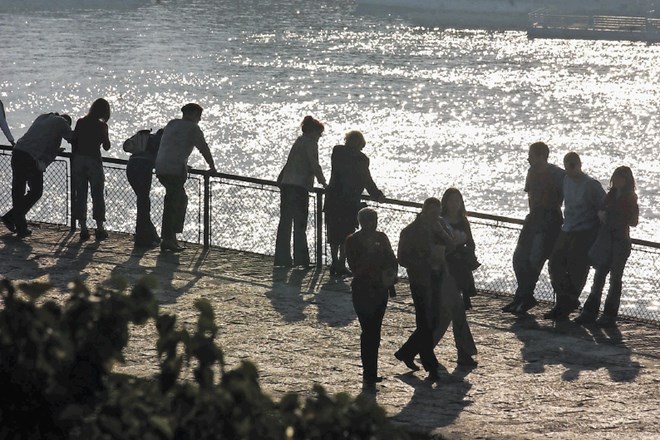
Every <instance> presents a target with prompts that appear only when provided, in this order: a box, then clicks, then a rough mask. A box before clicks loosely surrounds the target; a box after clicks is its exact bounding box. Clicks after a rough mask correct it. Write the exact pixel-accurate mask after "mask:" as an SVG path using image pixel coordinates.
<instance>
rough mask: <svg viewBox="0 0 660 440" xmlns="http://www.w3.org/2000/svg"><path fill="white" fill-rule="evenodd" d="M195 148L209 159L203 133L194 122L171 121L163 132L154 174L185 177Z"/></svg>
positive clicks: (184, 120) (185, 120) (183, 120)
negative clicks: (189, 159)
mask: <svg viewBox="0 0 660 440" xmlns="http://www.w3.org/2000/svg"><path fill="white" fill-rule="evenodd" d="M195 147H197V148H198V149H199V150H200V152H202V154H203V155H204V156H205V158H206V157H207V154H205V153H208V157H210V151H209V147H208V145H207V144H206V140H205V139H204V133H202V130H201V129H200V128H199V125H197V123H196V122H195V121H191V120H187V119H172V120H171V121H170V122H168V123H167V125H166V126H165V129H164V130H163V136H162V137H161V140H160V148H159V149H158V155H157V156H156V174H158V175H182V174H183V175H185V174H186V173H187V164H188V158H189V157H190V154H191V153H192V151H193V148H195Z"/></svg>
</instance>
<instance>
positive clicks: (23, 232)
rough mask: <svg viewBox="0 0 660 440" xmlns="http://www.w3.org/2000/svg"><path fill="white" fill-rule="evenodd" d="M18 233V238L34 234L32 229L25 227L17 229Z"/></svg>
mask: <svg viewBox="0 0 660 440" xmlns="http://www.w3.org/2000/svg"><path fill="white" fill-rule="evenodd" d="M16 235H17V236H18V238H25V237H29V236H30V235H32V231H31V230H29V229H27V228H25V229H21V230H18V231H16Z"/></svg>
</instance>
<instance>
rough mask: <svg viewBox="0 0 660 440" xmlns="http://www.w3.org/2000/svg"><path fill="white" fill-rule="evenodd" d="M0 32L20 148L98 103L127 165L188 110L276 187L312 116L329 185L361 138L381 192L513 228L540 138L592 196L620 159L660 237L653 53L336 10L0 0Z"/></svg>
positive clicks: (338, 5) (657, 72)
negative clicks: (352, 141) (460, 207)
mask: <svg viewBox="0 0 660 440" xmlns="http://www.w3.org/2000/svg"><path fill="white" fill-rule="evenodd" d="M0 33H1V35H2V46H3V47H2V50H0V98H1V99H2V100H3V102H4V103H5V106H6V109H7V118H8V121H9V124H10V127H11V128H12V131H13V133H14V136H15V137H16V138H18V137H20V136H21V135H22V134H23V133H24V132H25V131H26V130H27V128H28V126H29V125H30V123H31V122H32V120H33V119H34V118H35V117H36V116H37V115H38V114H39V113H41V112H46V111H62V112H67V113H69V114H71V115H72V116H73V118H74V120H75V119H76V118H78V117H81V116H83V115H84V114H85V112H86V111H87V109H88V107H89V105H90V103H91V102H92V101H93V100H94V99H96V98H97V97H105V98H106V99H108V100H109V101H110V103H111V106H112V110H113V113H112V118H111V120H110V136H111V141H112V142H113V148H112V149H111V150H110V152H109V153H108V155H109V156H112V157H125V153H124V152H123V151H122V150H121V142H122V141H123V140H124V139H125V138H127V137H128V136H130V135H131V134H133V133H134V132H135V131H136V130H138V129H142V128H154V129H156V128H159V127H161V126H163V125H164V124H165V123H166V122H167V121H168V120H169V119H171V118H174V117H179V115H180V112H179V108H180V107H181V106H182V105H183V104H184V103H186V102H190V101H195V102H199V103H200V104H201V105H202V106H203V107H204V108H205V112H204V116H203V120H202V122H201V124H200V125H201V127H202V129H203V130H204V132H205V133H206V136H207V140H208V141H209V144H210V145H211V146H212V150H213V154H214V157H215V158H216V163H217V166H218V169H219V170H220V171H222V172H226V173H232V174H241V175H248V176H254V177H259V178H266V179H274V178H275V177H276V176H277V174H278V172H279V170H280V168H281V166H282V165H283V163H284V161H285V158H286V155H287V153H288V150H289V147H290V146H291V144H292V142H293V141H294V140H295V138H296V136H297V135H298V133H299V123H300V121H301V120H302V118H303V117H304V116H305V115H306V114H311V115H314V116H316V117H317V118H319V119H321V120H322V121H324V122H325V123H326V132H325V134H324V137H323V138H321V142H320V160H321V164H322V166H323V168H324V170H325V173H326V175H327V176H328V177H329V174H330V153H331V150H332V147H333V146H334V145H336V144H338V143H341V142H342V138H343V133H344V132H345V131H347V130H349V129H359V130H362V131H363V133H364V134H365V137H366V139H367V148H366V149H365V153H367V155H369V156H370V158H371V169H372V174H373V176H374V180H375V181H376V182H377V184H378V185H379V186H380V187H381V188H382V189H383V191H384V192H385V193H386V195H387V196H388V197H392V198H397V199H406V200H413V201H422V200H423V199H424V198H426V197H428V196H431V195H435V196H440V195H441V194H442V192H443V191H444V189H445V188H447V187H448V186H456V187H458V188H460V189H461V190H462V192H463V193H464V196H465V199H466V204H467V205H468V209H469V210H473V211H478V212H486V213H491V214H498V215H504V216H509V217H516V218H522V217H523V216H524V214H525V211H526V197H525V194H524V193H523V191H522V187H523V184H524V176H525V172H526V169H527V163H526V155H527V146H528V145H529V144H530V143H531V142H534V141H537V140H543V141H545V142H547V143H548V144H549V145H550V146H551V161H552V162H555V163H561V159H562V157H563V155H564V154H565V153H566V152H568V151H571V150H572V151H577V152H578V153H580V155H581V156H582V159H583V163H584V169H585V171H586V172H587V173H588V174H590V175H592V176H593V177H596V178H598V179H599V180H600V181H601V182H602V183H603V185H605V186H606V185H607V183H608V180H609V177H610V175H611V173H612V171H613V170H614V168H616V167H617V166H619V165H629V166H631V167H632V168H633V171H634V173H635V176H636V178H637V184H638V193H639V195H640V207H641V218H640V224H639V226H638V227H637V228H634V229H633V236H634V237H636V238H640V239H646V240H651V241H656V242H658V241H660V218H659V217H660V210H659V209H658V204H659V202H660V196H659V191H658V183H659V181H660V179H659V176H660V159H659V157H658V156H659V155H658V151H659V150H658V148H659V147H660V125H659V122H660V117H659V116H658V115H659V114H660V111H659V103H660V87H658V86H659V85H660V63H658V60H660V45H645V44H643V43H632V42H623V41H622V42H610V41H576V40H572V41H571V40H528V39H527V37H526V35H525V33H524V32H518V31H480V30H454V29H435V28H430V27H422V26H418V25H417V24H416V23H411V22H409V21H406V20H404V19H400V18H396V17H394V16H392V17H388V16H382V15H380V16H372V15H361V14H358V13H356V5H355V3H354V1H350V0H320V1H316V2H309V1H302V0H300V1H296V0H282V1H264V0H253V1H249V0H248V1H213V0H195V1H191V0H186V1H184V0H181V1H161V2H156V1H155V0H154V1H149V0H144V1H139V0H130V1H129V0H123V1H122V0H118V1H113V2H100V1H92V0H87V1H85V0H77V1H76V0H66V1H57V0H55V1H52V2H46V1H37V0H25V1H22V2H14V1H8V0H0ZM3 143H4V139H3ZM192 162H193V163H194V164H195V165H196V166H199V167H204V166H205V164H204V162H203V159H202V158H201V156H200V155H199V154H198V153H195V154H194V155H193V157H192Z"/></svg>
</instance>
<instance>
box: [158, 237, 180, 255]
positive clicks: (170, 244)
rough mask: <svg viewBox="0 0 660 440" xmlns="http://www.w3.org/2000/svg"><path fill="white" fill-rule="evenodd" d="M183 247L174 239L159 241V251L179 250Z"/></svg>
mask: <svg viewBox="0 0 660 440" xmlns="http://www.w3.org/2000/svg"><path fill="white" fill-rule="evenodd" d="M184 249H185V247H183V246H179V243H177V242H176V240H163V241H161V242H160V250H161V251H172V252H181V251H182V250H184Z"/></svg>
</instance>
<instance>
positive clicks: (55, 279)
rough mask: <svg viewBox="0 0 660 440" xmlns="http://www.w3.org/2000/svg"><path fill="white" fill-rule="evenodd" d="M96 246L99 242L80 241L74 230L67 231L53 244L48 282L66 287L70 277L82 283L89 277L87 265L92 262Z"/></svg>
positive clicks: (97, 246)
mask: <svg viewBox="0 0 660 440" xmlns="http://www.w3.org/2000/svg"><path fill="white" fill-rule="evenodd" d="M98 248H99V242H97V241H93V240H91V241H81V240H80V238H79V236H78V235H77V234H76V233H75V232H74V231H69V232H68V233H67V234H65V235H64V236H62V238H61V239H60V240H58V242H57V243H56V245H55V248H54V251H53V258H54V259H55V264H54V265H53V266H52V267H51V268H50V269H49V274H48V277H49V280H50V282H51V283H52V284H53V285H55V286H59V287H61V288H66V287H67V286H68V284H69V282H71V280H72V279H77V280H79V281H81V282H83V283H84V282H85V281H86V280H87V278H89V274H88V273H87V266H88V265H89V264H90V263H91V262H92V259H93V258H94V254H95V253H96V251H97V250H98Z"/></svg>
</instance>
